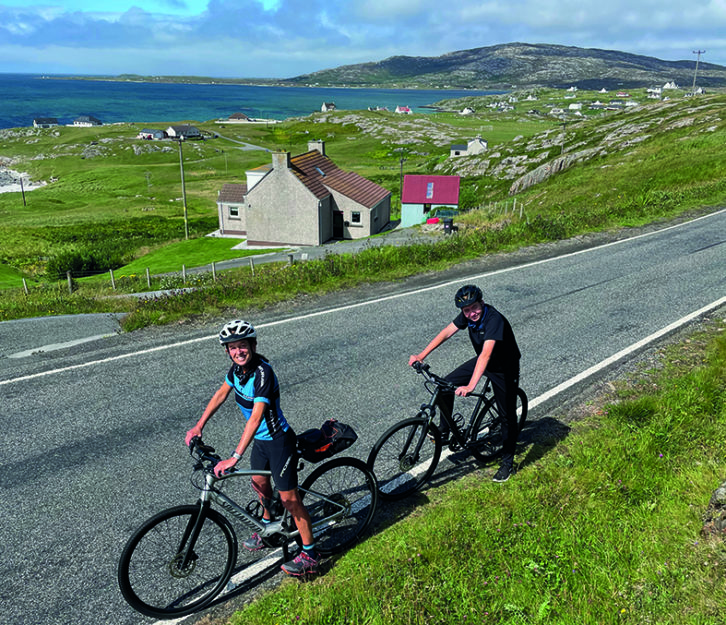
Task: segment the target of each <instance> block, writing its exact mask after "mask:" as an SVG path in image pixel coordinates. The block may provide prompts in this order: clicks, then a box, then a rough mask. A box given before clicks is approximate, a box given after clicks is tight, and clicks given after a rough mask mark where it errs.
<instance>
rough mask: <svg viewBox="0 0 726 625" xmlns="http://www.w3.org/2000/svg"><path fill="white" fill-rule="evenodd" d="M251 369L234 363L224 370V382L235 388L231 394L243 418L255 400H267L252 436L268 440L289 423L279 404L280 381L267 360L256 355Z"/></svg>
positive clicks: (250, 413) (250, 414)
mask: <svg viewBox="0 0 726 625" xmlns="http://www.w3.org/2000/svg"><path fill="white" fill-rule="evenodd" d="M256 361H257V362H256V363H255V367H254V369H252V371H250V372H249V373H245V372H244V371H243V370H242V367H240V366H239V365H233V366H232V368H231V369H230V370H229V372H228V373H227V378H226V380H225V381H226V383H227V384H228V385H229V386H231V387H232V388H233V389H234V397H235V400H236V401H237V405H238V406H239V407H240V410H241V411H242V414H243V415H244V417H245V419H247V420H249V418H250V417H251V416H252V408H253V407H254V405H255V403H257V402H262V403H264V404H267V405H266V406H265V411H264V413H263V418H262V420H261V421H260V426H259V427H258V428H257V432H255V438H256V439H258V440H263V441H270V440H272V439H273V437H274V436H275V435H276V434H278V433H279V432H286V431H287V430H288V428H289V427H290V426H289V425H288V423H287V421H286V420H285V415H283V414H282V408H281V407H280V385H279V383H278V381H277V376H276V375H275V372H274V371H273V370H272V367H271V366H270V363H268V362H266V361H264V360H262V359H261V358H259V357H258V358H257V359H256Z"/></svg>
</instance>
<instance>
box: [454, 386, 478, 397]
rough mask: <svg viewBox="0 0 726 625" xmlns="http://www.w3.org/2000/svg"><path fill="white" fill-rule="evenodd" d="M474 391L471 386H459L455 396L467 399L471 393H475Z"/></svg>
mask: <svg viewBox="0 0 726 625" xmlns="http://www.w3.org/2000/svg"><path fill="white" fill-rule="evenodd" d="M473 392H474V389H473V388H471V387H470V386H459V387H458V388H457V389H456V390H455V391H454V395H458V396H459V397H466V396H467V395H468V394H469V393H473Z"/></svg>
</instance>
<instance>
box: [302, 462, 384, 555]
mask: <svg viewBox="0 0 726 625" xmlns="http://www.w3.org/2000/svg"><path fill="white" fill-rule="evenodd" d="M301 491H302V492H301V495H302V500H303V503H304V504H305V508H306V509H307V511H308V514H310V518H311V520H312V522H313V534H314V535H315V550H316V551H318V552H319V553H320V554H321V555H324V556H326V555H330V554H332V553H337V552H339V551H342V550H344V549H347V548H348V547H350V546H352V545H353V544H354V543H355V542H356V541H357V540H358V539H359V538H360V537H361V536H362V534H363V532H365V531H366V529H368V526H369V525H370V523H371V521H372V520H373V515H374V513H375V511H376V505H377V503H378V492H377V488H376V478H375V477H374V475H373V473H371V471H370V470H369V469H368V467H367V466H366V465H365V463H364V462H362V461H361V460H358V459H357V458H346V457H343V458H333V459H332V460H330V461H328V462H326V463H324V464H321V465H320V466H319V467H317V468H316V469H315V470H314V471H313V472H312V473H311V474H310V475H309V476H308V478H307V479H306V480H305V482H304V483H303V485H302V488H301ZM336 513H342V515H341V516H339V518H332V519H330V520H329V521H328V522H322V523H321V521H324V520H325V519H328V518H329V517H331V515H334V514H336Z"/></svg>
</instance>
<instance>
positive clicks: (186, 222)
mask: <svg viewBox="0 0 726 625" xmlns="http://www.w3.org/2000/svg"><path fill="white" fill-rule="evenodd" d="M177 141H178V142H179V169H181V184H182V201H183V202H184V238H185V239H189V220H188V219H187V190H186V187H185V185H184V157H183V156H182V138H181V137H179V139H177Z"/></svg>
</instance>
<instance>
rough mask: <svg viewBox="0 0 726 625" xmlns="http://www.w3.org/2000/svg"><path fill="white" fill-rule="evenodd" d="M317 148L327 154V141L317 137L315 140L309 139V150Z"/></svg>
mask: <svg viewBox="0 0 726 625" xmlns="http://www.w3.org/2000/svg"><path fill="white" fill-rule="evenodd" d="M313 150H317V151H318V152H320V153H321V154H322V155H323V156H325V141H323V140H322V139H316V140H315V141H308V152H312V151H313Z"/></svg>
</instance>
